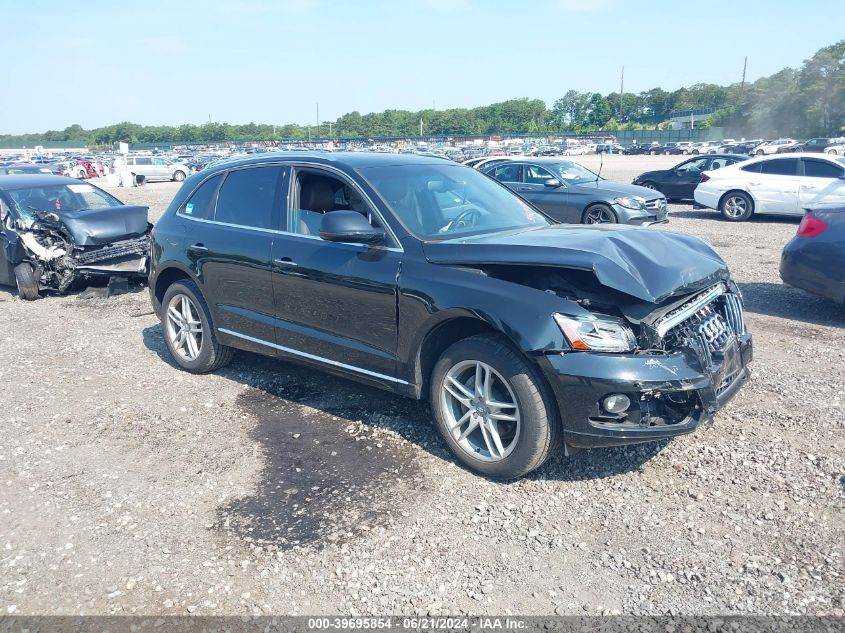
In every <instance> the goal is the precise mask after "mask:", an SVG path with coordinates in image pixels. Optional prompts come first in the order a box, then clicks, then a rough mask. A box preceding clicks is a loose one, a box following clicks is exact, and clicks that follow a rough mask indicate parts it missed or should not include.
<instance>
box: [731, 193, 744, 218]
mask: <svg viewBox="0 0 845 633" xmlns="http://www.w3.org/2000/svg"><path fill="white" fill-rule="evenodd" d="M747 210H748V201H747V200H746V199H745V198H744V197H742V196H731V197H729V198H728V199H727V200H725V215H728V216H730V217H732V218H740V217H742V216H743V215H744V214H745V212H746V211H747Z"/></svg>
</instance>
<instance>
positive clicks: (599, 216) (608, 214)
mask: <svg viewBox="0 0 845 633" xmlns="http://www.w3.org/2000/svg"><path fill="white" fill-rule="evenodd" d="M618 223H619V218H617V217H616V213H614V212H613V209H611V208H610V207H609V206H607V205H606V204H594V205H592V206H590V207H587V208H586V209H585V210H584V215H583V217H582V218H581V224H618Z"/></svg>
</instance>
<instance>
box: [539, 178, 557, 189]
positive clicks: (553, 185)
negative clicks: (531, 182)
mask: <svg viewBox="0 0 845 633" xmlns="http://www.w3.org/2000/svg"><path fill="white" fill-rule="evenodd" d="M543 184H544V185H545V186H546V187H551V188H552V189H557V188H558V187H560V186H561V184H560V180H558V179H557V178H549V179H548V180H547V181H546V182H544V183H543Z"/></svg>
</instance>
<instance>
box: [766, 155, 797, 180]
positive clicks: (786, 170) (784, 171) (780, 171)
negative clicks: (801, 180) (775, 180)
mask: <svg viewBox="0 0 845 633" xmlns="http://www.w3.org/2000/svg"><path fill="white" fill-rule="evenodd" d="M760 173H761V174H769V175H770V176H797V175H798V159H797V158H776V159H775V160H769V161H765V162H763V163H760Z"/></svg>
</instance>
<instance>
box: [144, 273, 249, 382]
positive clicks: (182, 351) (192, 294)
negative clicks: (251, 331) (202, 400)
mask: <svg viewBox="0 0 845 633" xmlns="http://www.w3.org/2000/svg"><path fill="white" fill-rule="evenodd" d="M161 304H162V320H161V329H162V333H163V334H164V342H165V344H166V345H167V351H168V352H170V356H171V357H172V358H173V360H174V361H176V363H177V364H178V365H179V366H180V367H181V368H182V369H185V370H187V371H189V372H191V373H193V374H206V373H208V372H212V371H216V370H217V369H220V368H221V367H224V366H225V365H228V364H229V363H230V362H231V360H232V356H233V353H234V350H233V349H232V348H231V347H228V346H226V345H221V344H220V343H219V342H218V341H217V336H216V335H215V333H214V327H213V324H212V321H211V313H210V312H209V310H208V304H207V303H206V302H205V299H204V298H203V296H202V293H201V292H200V289H199V288H197V286H196V284H195V283H194V282H192V281H188V280H183V281H177V282H176V283H175V284H173V285H172V286H170V287H169V288H168V289H167V292H165V293H164V299H163V300H162V302H161Z"/></svg>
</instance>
